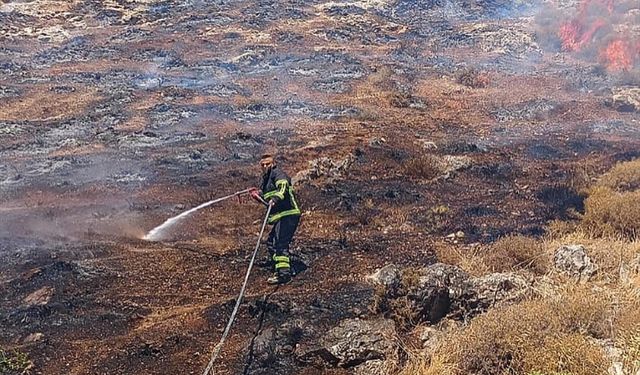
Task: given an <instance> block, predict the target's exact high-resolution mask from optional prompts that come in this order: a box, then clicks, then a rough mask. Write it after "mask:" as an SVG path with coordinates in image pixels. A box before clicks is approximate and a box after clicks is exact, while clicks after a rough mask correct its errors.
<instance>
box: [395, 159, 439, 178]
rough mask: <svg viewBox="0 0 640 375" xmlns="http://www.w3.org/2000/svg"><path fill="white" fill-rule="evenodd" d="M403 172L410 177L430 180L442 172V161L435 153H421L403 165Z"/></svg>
mask: <svg viewBox="0 0 640 375" xmlns="http://www.w3.org/2000/svg"><path fill="white" fill-rule="evenodd" d="M404 173H405V174H406V175H408V176H411V177H416V178H422V179H427V180H432V179H434V178H436V177H438V176H439V175H440V174H442V162H441V161H440V159H439V158H438V157H437V156H435V155H430V154H426V155H422V156H420V157H416V158H413V159H411V160H409V162H407V163H406V164H405V165H404Z"/></svg>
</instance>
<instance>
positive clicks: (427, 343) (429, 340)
mask: <svg viewBox="0 0 640 375" xmlns="http://www.w3.org/2000/svg"><path fill="white" fill-rule="evenodd" d="M440 334H441V332H440V330H438V329H437V328H434V327H429V326H425V327H422V330H421V332H420V343H422V348H423V349H427V350H429V349H432V348H433V347H435V346H436V345H437V343H438V339H439V337H440Z"/></svg>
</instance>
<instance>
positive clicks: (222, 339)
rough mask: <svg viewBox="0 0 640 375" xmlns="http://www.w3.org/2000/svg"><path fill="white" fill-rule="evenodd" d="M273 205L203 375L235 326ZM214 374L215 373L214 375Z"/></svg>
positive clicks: (207, 372) (205, 374)
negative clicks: (228, 316) (231, 309)
mask: <svg viewBox="0 0 640 375" xmlns="http://www.w3.org/2000/svg"><path fill="white" fill-rule="evenodd" d="M271 207H272V205H270V204H269V205H268V206H267V213H266V215H265V216H264V220H263V221H262V228H260V235H258V242H257V243H256V248H255V250H253V255H252V256H251V261H250V262H249V268H247V274H246V275H245V276H244V283H243V284H242V288H240V294H239V295H238V299H237V300H236V305H235V306H234V308H233V312H232V313H231V317H230V318H229V322H228V323H227V326H226V327H225V329H224V331H223V332H222V337H221V338H220V342H218V344H217V345H216V346H215V347H214V348H213V353H211V359H210V360H209V364H207V368H205V369H204V373H203V375H208V374H209V372H210V371H211V368H212V367H213V364H214V362H215V361H216V359H217V358H218V355H220V351H221V350H222V345H223V344H224V341H225V340H226V339H227V336H228V335H229V331H230V330H231V326H232V325H233V321H234V320H235V318H236V314H237V313H238V308H239V307H240V303H241V302H242V297H244V291H245V289H246V288H247V284H248V282H249V275H250V274H251V268H253V263H254V262H255V260H256V254H258V249H259V248H260V240H261V239H262V235H263V233H264V228H265V227H266V226H267V220H268V219H269V214H270V213H271ZM212 374H213V373H212Z"/></svg>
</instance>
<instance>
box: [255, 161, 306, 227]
mask: <svg viewBox="0 0 640 375" xmlns="http://www.w3.org/2000/svg"><path fill="white" fill-rule="evenodd" d="M261 189H262V198H264V200H266V201H268V200H270V199H273V198H275V199H276V201H277V202H276V204H275V205H274V206H273V208H272V209H271V215H270V216H269V224H273V223H275V222H277V221H278V220H280V219H281V218H283V217H285V216H290V215H300V207H299V206H298V202H296V198H295V195H294V193H293V186H291V179H290V178H289V176H287V174H286V173H284V171H282V170H281V169H279V168H278V167H277V166H274V167H273V168H271V170H270V171H269V172H268V173H265V174H264V175H263V176H262V184H261Z"/></svg>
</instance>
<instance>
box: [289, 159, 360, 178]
mask: <svg viewBox="0 0 640 375" xmlns="http://www.w3.org/2000/svg"><path fill="white" fill-rule="evenodd" d="M355 159H356V157H355V156H354V155H353V154H349V155H347V156H346V157H345V158H344V159H342V160H334V159H331V158H328V157H322V158H319V159H315V160H311V161H310V162H309V168H307V169H305V170H302V171H300V172H298V173H297V174H296V175H295V176H294V177H293V178H292V181H293V183H294V184H297V183H302V182H308V181H311V180H316V179H319V178H327V179H329V180H336V179H338V178H341V177H343V176H344V175H345V174H346V173H347V171H348V170H349V168H350V167H351V165H352V164H353V162H354V161H355Z"/></svg>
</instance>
